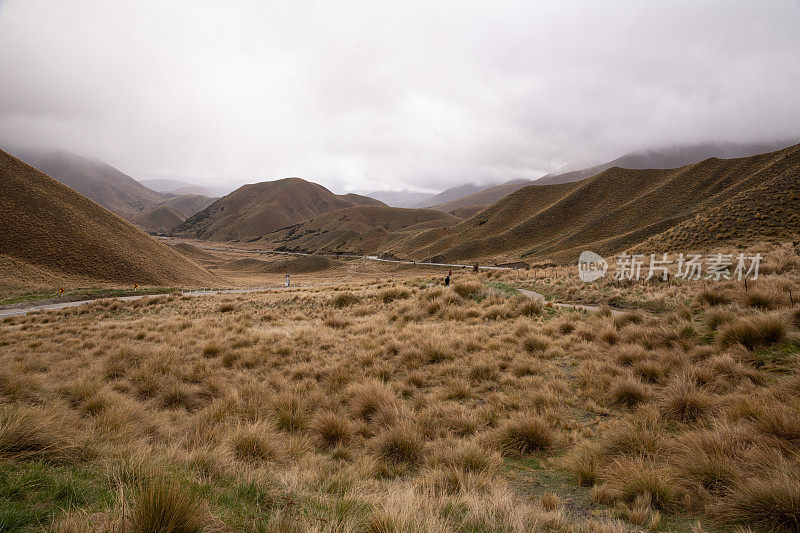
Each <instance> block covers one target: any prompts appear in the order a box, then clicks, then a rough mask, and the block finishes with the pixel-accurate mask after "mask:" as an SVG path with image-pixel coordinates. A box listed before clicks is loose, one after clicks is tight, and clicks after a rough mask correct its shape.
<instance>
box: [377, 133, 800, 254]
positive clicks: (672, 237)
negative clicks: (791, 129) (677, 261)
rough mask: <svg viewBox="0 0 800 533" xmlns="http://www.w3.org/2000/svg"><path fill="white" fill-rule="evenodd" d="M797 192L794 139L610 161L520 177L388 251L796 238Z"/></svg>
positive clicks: (611, 247)
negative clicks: (653, 165)
mask: <svg viewBox="0 0 800 533" xmlns="http://www.w3.org/2000/svg"><path fill="white" fill-rule="evenodd" d="M798 192H800V145H797V146H792V147H789V148H785V149H783V150H779V151H777V152H771V153H767V154H761V155H757V156H752V157H745V158H739V159H707V160H705V161H702V162H700V163H696V164H693V165H687V166H684V167H680V168H677V169H668V170H632V169H622V168H618V167H614V168H611V169H608V170H606V171H604V172H602V173H601V174H599V175H597V176H595V177H593V178H590V179H587V180H583V181H581V182H576V183H567V184H560V185H538V186H537V185H532V186H529V187H525V188H523V189H521V190H519V191H517V192H516V193H514V194H512V195H510V196H508V197H506V198H504V199H503V200H501V201H500V202H497V203H496V204H494V205H493V206H491V207H489V208H487V209H484V210H483V211H481V212H480V213H478V214H477V215H476V216H475V217H473V218H472V219H470V220H467V221H465V222H463V223H462V224H459V225H458V226H455V227H453V228H451V229H449V230H447V231H432V232H429V233H427V234H423V235H419V236H417V237H415V238H414V239H412V240H408V241H405V242H401V243H398V244H397V245H396V246H395V247H394V248H393V249H390V250H387V251H390V252H392V253H395V254H397V255H405V256H409V257H415V258H417V259H424V258H431V257H435V258H439V259H448V260H453V259H462V260H463V259H476V258H486V257H491V256H495V255H500V254H506V255H516V256H521V257H529V256H532V257H534V258H537V257H541V258H555V259H561V260H569V261H572V260H573V259H575V258H577V256H578V254H579V253H580V252H581V251H582V250H583V249H587V248H588V249H593V250H595V251H596V252H598V253H601V254H609V253H616V252H619V251H621V250H624V249H627V248H630V247H633V246H636V245H640V244H642V243H645V241H647V242H646V245H645V246H644V248H647V251H650V252H660V251H667V250H670V249H674V247H675V246H676V245H679V244H680V245H683V246H693V247H696V248H703V247H706V246H711V245H713V244H715V243H719V242H734V243H735V242H754V241H755V240H757V239H759V238H762V239H764V238H765V239H774V238H777V237H790V238H797V235H798V232H800V202H798V201H797V198H798ZM662 249H663V250H662Z"/></svg>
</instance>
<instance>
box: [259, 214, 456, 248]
mask: <svg viewBox="0 0 800 533" xmlns="http://www.w3.org/2000/svg"><path fill="white" fill-rule="evenodd" d="M458 222H461V219H459V218H458V217H455V216H452V215H449V214H447V213H442V212H440V211H434V210H432V209H403V208H400V207H389V206H355V207H349V208H346V209H340V210H338V211H331V212H329V213H325V214H323V215H320V216H318V217H315V218H313V219H311V220H308V221H306V222H303V223H300V224H295V225H294V226H290V227H288V228H284V229H283V230H280V231H277V232H274V233H272V234H270V235H267V236H265V237H264V238H265V240H268V241H270V242H272V243H274V244H275V245H278V246H279V249H281V250H292V251H307V252H320V251H326V252H352V253H359V254H365V253H373V252H375V251H377V250H380V249H382V248H383V247H385V246H386V245H388V244H389V243H391V242H394V241H397V240H401V239H403V238H407V237H410V236H412V235H414V234H416V233H419V232H421V231H425V230H428V229H431V228H440V227H449V226H453V225H455V224H457V223H458Z"/></svg>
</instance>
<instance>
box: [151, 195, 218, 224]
mask: <svg viewBox="0 0 800 533" xmlns="http://www.w3.org/2000/svg"><path fill="white" fill-rule="evenodd" d="M215 200H216V198H211V197H208V196H203V195H201V194H183V195H180V196H174V197H172V198H169V199H168V200H164V201H162V202H161V203H160V204H159V206H163V207H168V208H170V209H171V210H172V211H173V212H174V213H175V214H176V215H178V216H179V217H181V222H183V221H184V220H186V219H187V218H189V217H190V216H192V215H194V214H195V213H198V212H200V211H202V210H203V209H205V208H206V207H208V206H209V205H211V204H212V203H214V201H215Z"/></svg>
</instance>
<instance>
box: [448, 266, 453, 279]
mask: <svg viewBox="0 0 800 533" xmlns="http://www.w3.org/2000/svg"><path fill="white" fill-rule="evenodd" d="M452 275H453V269H452V268H451V269H450V270H449V271H448V272H447V277H448V278H449V277H450V276H452Z"/></svg>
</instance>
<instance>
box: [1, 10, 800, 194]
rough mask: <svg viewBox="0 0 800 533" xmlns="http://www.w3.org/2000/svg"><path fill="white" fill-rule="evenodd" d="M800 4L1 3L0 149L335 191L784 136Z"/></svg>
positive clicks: (150, 173) (140, 172)
mask: <svg viewBox="0 0 800 533" xmlns="http://www.w3.org/2000/svg"><path fill="white" fill-rule="evenodd" d="M798 27H800V3H798V2H797V1H794V0H767V1H764V2H752V1H751V0H719V1H670V2H641V1H639V0H624V1H618V2H596V1H592V0H585V1H574V2H570V1H568V2H562V1H558V2H556V1H553V2H518V1H492V2H488V1H471V2H463V1H438V2H422V1H412V2H390V1H371V2H347V1H343V2H310V1H309V2H263V1H256V0H252V1H245V0H240V1H232V2H212V1H208V0H203V1H197V0H195V1H190V0H179V1H173V2H158V1H156V0H141V1H133V0H130V1H125V0H123V1H116V2H107V1H103V0H73V1H70V2H64V1H60V0H5V1H3V2H0V79H2V90H0V143H2V144H5V145H8V144H16V145H20V144H37V145H43V146H45V145H46V146H56V147H59V148H65V149H68V150H73V151H77V152H80V153H84V154H89V155H92V156H94V157H98V158H101V159H105V160H107V161H109V162H110V163H111V164H113V165H115V166H118V167H119V168H121V169H122V170H124V171H126V172H128V173H130V174H132V175H134V176H147V177H154V176H183V177H186V178H188V179H191V180H193V181H195V182H198V183H201V184H215V183H225V184H229V185H238V184H240V183H244V182H252V181H256V180H264V179H275V178H278V177H283V176H303V177H307V178H309V179H313V180H316V181H319V182H321V183H323V184H325V185H327V186H329V187H332V188H334V189H337V190H345V189H349V190H356V189H357V190H375V189H379V188H395V189H401V188H418V189H430V188H444V187H447V186H452V185H456V184H459V183H463V182H482V181H483V182H490V181H498V180H503V179H512V178H521V177H522V178H535V177H538V176H539V175H541V174H544V173H546V172H549V171H552V170H554V169H557V168H559V167H561V166H562V165H564V164H566V163H572V162H584V163H593V162H599V161H604V160H609V159H611V158H613V157H616V156H618V155H621V154H623V153H625V152H629V151H632V150H636V149H642V148H648V147H652V146H658V145H663V144H673V143H690V142H702V141H739V142H748V141H758V140H773V139H778V138H789V137H795V138H798V137H800V120H798V119H799V118H800V96H798V95H800V90H798V89H800V61H798V58H800V33H798V32H797V31H796V29H797V28H798Z"/></svg>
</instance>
